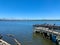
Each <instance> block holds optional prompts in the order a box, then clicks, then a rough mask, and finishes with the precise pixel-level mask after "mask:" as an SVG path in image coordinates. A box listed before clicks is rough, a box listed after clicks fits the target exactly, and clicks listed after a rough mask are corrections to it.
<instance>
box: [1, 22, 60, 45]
mask: <svg viewBox="0 0 60 45" xmlns="http://www.w3.org/2000/svg"><path fill="white" fill-rule="evenodd" d="M43 23H48V24H56V25H60V21H0V34H2V35H3V39H4V40H5V41H7V42H8V43H11V44H12V45H15V42H14V41H13V40H12V39H11V38H10V37H8V36H7V35H6V34H13V35H14V36H15V38H16V39H17V40H18V41H20V42H21V44H22V45H55V44H54V43H53V42H52V41H50V40H48V39H44V38H43V37H42V35H40V34H34V33H33V24H43Z"/></svg>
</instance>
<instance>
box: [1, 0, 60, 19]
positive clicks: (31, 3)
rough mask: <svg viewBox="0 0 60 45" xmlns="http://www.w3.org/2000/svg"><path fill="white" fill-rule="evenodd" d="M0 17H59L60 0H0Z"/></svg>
mask: <svg viewBox="0 0 60 45" xmlns="http://www.w3.org/2000/svg"><path fill="white" fill-rule="evenodd" d="M0 18H11V19H14V18H16V19H60V0H0Z"/></svg>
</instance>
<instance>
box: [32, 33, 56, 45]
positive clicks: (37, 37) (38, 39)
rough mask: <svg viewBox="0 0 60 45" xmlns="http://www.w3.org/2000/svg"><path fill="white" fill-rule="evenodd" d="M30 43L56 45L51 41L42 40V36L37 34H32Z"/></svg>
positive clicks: (34, 44)
mask: <svg viewBox="0 0 60 45" xmlns="http://www.w3.org/2000/svg"><path fill="white" fill-rule="evenodd" d="M32 41H33V45H56V44H55V43H53V42H52V41H51V40H49V39H46V38H43V36H42V35H41V34H39V33H38V34H36V33H33V38H32Z"/></svg>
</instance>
